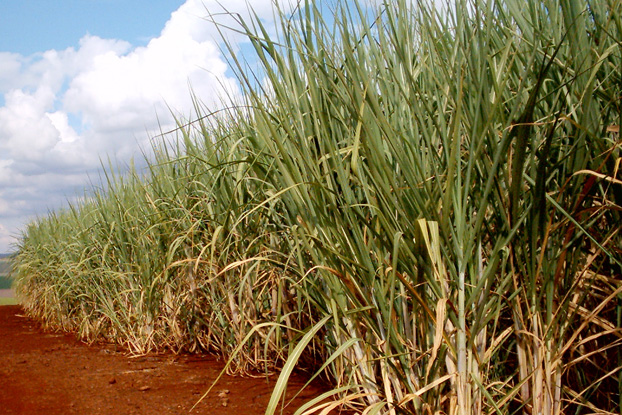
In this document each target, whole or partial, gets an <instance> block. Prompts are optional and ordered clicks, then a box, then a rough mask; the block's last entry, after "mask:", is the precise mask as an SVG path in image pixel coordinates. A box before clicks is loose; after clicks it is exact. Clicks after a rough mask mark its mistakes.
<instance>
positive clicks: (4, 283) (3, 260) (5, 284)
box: [0, 254, 11, 290]
mask: <svg viewBox="0 0 622 415" xmlns="http://www.w3.org/2000/svg"><path fill="white" fill-rule="evenodd" d="M10 270H11V259H10V257H9V256H8V255H2V254H0V290H3V289H7V288H11V280H10V279H9V271H10Z"/></svg>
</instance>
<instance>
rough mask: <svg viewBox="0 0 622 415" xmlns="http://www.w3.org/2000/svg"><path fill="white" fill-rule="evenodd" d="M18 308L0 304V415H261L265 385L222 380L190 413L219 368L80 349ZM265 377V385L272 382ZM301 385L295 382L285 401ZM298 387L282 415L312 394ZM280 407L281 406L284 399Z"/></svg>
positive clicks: (197, 358)
mask: <svg viewBox="0 0 622 415" xmlns="http://www.w3.org/2000/svg"><path fill="white" fill-rule="evenodd" d="M22 313H23V311H22V309H21V308H20V307H19V306H0V414H25V415H38V414H41V415H43V414H45V415H60V414H63V415H67V414H80V415H83V414H88V415H98V414H102V415H103V414H106V415H108V414H119V415H123V414H127V415H129V414H145V415H152V414H153V415H155V414H158V415H167V414H187V413H190V414H223V415H232V414H236V415H238V414H240V415H242V414H243V415H255V414H257V415H259V414H263V413H264V411H265V408H266V406H267V404H268V401H269V399H270V394H271V392H272V386H273V384H272V383H268V382H267V381H266V379H265V378H249V377H231V376H224V377H223V378H221V380H220V381H219V382H218V383H217V384H216V386H215V387H214V389H213V391H212V392H210V394H209V395H208V396H207V397H206V398H205V399H204V400H203V401H202V402H201V403H200V404H199V405H198V406H197V407H196V408H195V409H194V410H193V411H192V412H189V411H190V408H191V407H192V406H193V405H194V404H195V403H196V402H197V401H198V400H199V398H200V397H201V396H202V395H203V394H204V393H205V392H206V391H207V390H208V388H209V387H210V386H211V384H212V382H213V381H214V380H215V379H216V377H217V376H218V375H219V373H220V371H221V370H222V368H223V367H224V363H223V362H221V361H217V360H216V358H215V357H212V356H207V355H173V354H159V355H148V356H142V357H137V358H132V357H129V356H127V355H126V354H124V353H123V352H122V351H118V350H116V348H115V346H111V345H97V346H88V345H86V344H84V343H81V342H80V341H78V340H76V339H75V337H74V336H73V335H71V334H60V333H51V332H46V331H44V330H42V329H41V328H40V326H39V324H38V323H36V322H35V321H33V320H31V319H29V318H26V317H24V316H23V315H22ZM274 381H275V379H272V380H271V382H274ZM304 383H305V379H304V378H303V377H301V376H300V375H298V376H296V377H295V379H294V381H293V382H292V384H291V386H290V387H289V388H288V391H287V395H288V396H290V397H291V396H292V395H293V394H295V393H296V392H297V391H298V390H299V389H300V387H301V386H302V385H304ZM322 390H323V385H318V384H315V385H313V387H311V388H307V389H305V390H304V391H303V392H302V393H301V394H300V395H299V396H298V397H297V398H296V399H295V400H294V401H293V402H291V403H290V404H289V405H287V406H286V407H285V410H284V411H283V413H285V414H292V413H293V412H294V411H295V410H296V409H297V408H299V407H300V406H301V405H302V404H303V403H304V402H306V401H308V400H310V399H311V398H313V397H314V396H317V395H319V394H320V393H321V392H322ZM286 402H287V401H286Z"/></svg>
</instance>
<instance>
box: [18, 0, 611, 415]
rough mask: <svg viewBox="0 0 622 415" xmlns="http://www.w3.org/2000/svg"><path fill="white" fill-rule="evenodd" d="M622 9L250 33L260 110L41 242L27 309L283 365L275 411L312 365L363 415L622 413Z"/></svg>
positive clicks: (452, 15) (45, 232) (322, 21)
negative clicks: (296, 374) (292, 377)
mask: <svg viewBox="0 0 622 415" xmlns="http://www.w3.org/2000/svg"><path fill="white" fill-rule="evenodd" d="M621 9H622V3H620V2H619V1H614V0H607V1H600V2H585V1H579V0H543V1H540V2H528V3H525V2H523V1H518V0H488V1H476V2H470V1H466V0H457V1H455V2H453V3H451V4H449V3H448V4H446V5H445V7H444V8H442V11H441V8H435V7H433V6H432V5H431V4H429V3H427V2H424V1H420V2H414V3H411V2H406V1H397V2H387V3H386V4H383V5H382V6H380V7H379V8H378V9H373V10H372V8H370V7H367V6H366V5H363V4H360V3H357V2H347V3H344V4H337V5H334V7H333V8H332V10H333V13H334V15H333V17H331V18H330V19H328V18H326V17H325V16H323V14H322V11H321V10H320V9H319V6H318V5H316V4H315V3H313V2H308V3H305V4H304V5H300V8H299V9H297V10H296V11H295V12H294V13H293V15H287V16H286V15H283V14H281V20H280V23H281V27H280V30H279V33H280V35H279V36H278V37H277V38H271V37H270V35H269V31H268V30H267V28H265V27H264V26H263V25H262V22H261V21H260V20H259V19H254V20H252V21H241V20H240V22H239V23H240V25H241V28H242V29H241V30H242V31H243V32H245V33H246V34H247V35H248V39H249V41H250V42H251V44H252V45H253V46H254V48H255V51H256V53H257V57H258V62H259V63H260V65H261V68H262V69H261V71H260V72H258V73H250V72H247V71H246V70H245V69H244V68H245V65H244V63H243V62H238V61H236V60H235V58H233V59H232V62H231V63H232V67H233V68H234V70H236V71H237V74H238V79H239V80H240V83H241V84H242V86H243V87H244V88H245V95H244V97H245V98H244V100H245V102H243V103H242V104H240V105H238V106H234V107H232V108H231V109H230V110H229V111H228V112H227V113H226V114H225V115H222V116H218V117H216V116H212V117H203V116H202V114H204V113H206V109H204V108H202V107H201V106H200V105H199V104H198V103H197V107H196V109H197V119H198V120H199V121H197V122H194V123H190V124H184V122H181V121H180V128H179V129H178V131H177V134H178V136H177V143H178V144H177V145H176V146H167V145H163V146H162V147H161V148H160V151H159V152H158V154H159V156H158V158H157V159H156V160H155V161H153V162H152V163H151V164H150V168H149V171H148V172H147V173H146V174H145V175H139V174H138V173H136V172H132V173H131V174H129V175H127V176H123V177H116V176H114V175H112V173H111V174H110V176H109V177H108V187H107V189H105V190H102V191H99V192H96V193H95V197H93V198H90V199H87V200H86V201H85V202H83V203H82V204H80V205H77V206H73V207H72V208H71V209H69V210H67V211H64V212H60V213H56V214H53V215H51V216H50V217H47V218H44V219H41V220H39V221H37V222H35V223H33V224H31V225H30V227H29V228H28V229H27V231H26V232H25V234H24V238H23V239H22V242H21V246H20V252H19V255H18V259H17V265H16V266H15V270H14V272H15V273H16V275H17V283H16V290H17V292H18V293H19V295H20V298H21V300H22V302H23V303H24V304H25V306H26V307H27V309H28V310H29V312H30V313H31V314H33V315H36V316H39V317H41V318H42V319H44V320H46V321H48V322H49V323H50V324H54V325H60V326H62V327H64V328H66V329H72V330H78V331H79V332H80V333H81V334H82V335H83V336H85V337H87V338H97V337H101V336H104V337H107V338H110V339H111V340H113V341H117V342H120V343H123V344H125V345H127V346H128V347H129V348H130V349H131V350H134V351H136V352H139V353H142V352H146V351H149V350H154V349H161V348H165V347H169V348H173V349H175V350H185V349H188V350H194V349H196V348H204V349H209V350H213V351H218V352H220V353H223V354H224V355H226V356H230V357H231V358H232V359H233V361H234V363H235V364H234V365H232V366H230V367H231V368H232V370H234V371H235V370H249V369H251V368H258V369H263V370H272V369H278V368H279V367H281V366H282V365H285V368H286V370H284V372H283V374H282V376H281V379H280V380H279V382H278V384H277V387H276V389H275V393H274V396H273V400H272V401H271V405H270V407H269V408H268V412H273V411H274V410H275V409H276V402H277V400H278V398H279V396H280V393H281V391H282V388H283V387H284V386H285V384H286V382H285V381H286V377H287V374H288V373H289V370H290V368H291V366H292V365H293V364H294V363H296V362H297V361H300V363H303V364H305V365H307V366H310V367H315V368H320V369H321V370H322V371H324V373H326V374H328V375H329V376H330V377H331V378H332V380H333V382H334V384H335V393H334V396H335V398H336V399H337V402H336V404H348V405H350V406H353V407H358V408H359V409H361V410H362V411H364V412H365V413H370V414H371V413H390V414H395V413H426V414H427V413H439V411H440V412H441V413H450V414H466V413H474V414H480V413H538V414H559V413H571V412H572V413H593V412H602V413H619V412H620V411H621V410H622V402H621V401H620V399H621V394H620V391H621V389H622V371H621V370H620V368H621V364H622V356H621V354H620V350H622V349H621V348H620V342H621V339H622V330H621V321H620V319H621V317H620V316H621V315H622V284H621V277H620V275H621V273H622V263H621V258H622V255H620V254H621V252H622V239H621V236H620V232H619V229H620V228H619V226H618V225H617V224H619V223H620V210H621V206H622V188H621V186H622V179H621V175H620V173H619V168H620V141H619V124H620V118H621V114H622V108H621V106H620V104H621V98H622V97H621V96H620V91H621V90H622V88H621V87H622V76H621V68H622V66H621V64H622V62H621V50H620V41H621V39H622V36H621V34H622V26H621V24H622V10H621ZM232 51H233V50H232ZM313 334H317V335H313ZM245 339H250V340H249V341H248V342H243V340H245ZM296 345H298V346H296ZM313 405H316V411H320V409H321V408H324V407H323V406H322V405H326V404H317V403H316V402H311V404H310V406H313ZM317 405H320V406H319V407H318V406H317ZM329 405H330V404H329ZM328 408H330V406H328V407H326V409H328ZM306 409H308V408H301V411H300V412H303V411H304V410H306Z"/></svg>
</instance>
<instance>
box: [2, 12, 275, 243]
mask: <svg viewBox="0 0 622 415" xmlns="http://www.w3.org/2000/svg"><path fill="white" fill-rule="evenodd" d="M252 6H253V9H254V10H255V12H256V13H257V14H258V15H259V16H260V17H261V18H262V19H264V21H266V22H267V24H268V25H270V22H271V21H272V17H273V13H272V5H271V1H270V0H256V1H254V2H253V3H252ZM226 7H227V9H228V10H229V11H231V12H235V13H240V14H242V15H245V16H248V9H247V5H246V1H243V0H231V1H228V2H226ZM208 11H209V12H211V13H220V12H222V8H221V7H220V6H219V5H218V2H217V1H215V0H209V1H199V0H188V1H186V3H184V4H183V5H182V6H181V7H180V8H179V9H177V10H176V11H174V12H173V13H172V14H171V17H170V19H169V20H168V22H167V23H166V25H165V27H164V28H163V29H162V31H161V33H160V36H158V37H156V38H153V39H151V40H150V41H149V43H148V44H147V45H146V46H142V47H134V46H132V45H131V44H130V43H128V42H126V41H124V40H122V39H102V38H99V37H96V36H91V35H88V34H85V35H84V37H82V39H80V40H79V44H78V46H77V47H69V48H67V49H64V50H48V51H44V52H41V53H37V54H34V55H32V56H22V55H19V54H15V53H6V52H0V253H1V252H6V251H8V250H10V245H11V244H12V243H14V242H15V237H16V236H19V233H20V229H22V228H23V226H24V225H25V224H26V223H27V222H28V221H30V220H32V219H33V218H34V217H35V216H36V215H45V214H46V213H47V211H48V210H49V209H55V208H58V207H59V206H62V205H63V204H65V203H66V201H67V200H68V199H69V200H71V199H72V198H74V197H79V196H80V195H81V194H82V189H84V188H85V187H87V186H88V185H89V177H90V178H96V177H97V176H98V175H99V173H100V166H101V160H107V159H108V158H110V159H111V160H115V161H116V162H119V163H124V162H128V161H129V159H130V158H131V157H137V158H139V157H140V153H139V151H140V150H139V149H140V148H149V147H150V144H149V139H150V137H151V136H153V135H154V134H157V132H158V131H159V128H160V127H162V128H163V129H164V130H166V129H168V128H173V127H174V121H173V117H172V116H171V109H172V110H173V111H174V112H175V113H177V114H179V115H181V116H182V117H190V116H191V115H192V101H191V94H190V86H191V87H192V90H193V91H194V93H195V94H196V95H197V96H198V97H199V99H200V100H201V101H202V102H203V103H204V104H205V105H206V106H207V107H208V108H210V109H212V108H213V109H216V108H218V107H219V106H221V105H222V101H221V98H223V97H224V96H226V95H232V94H233V95H235V94H238V93H239V90H238V86H237V83H236V81H235V80H234V79H233V78H231V77H230V76H229V74H228V73H227V65H226V62H225V59H224V57H223V56H222V54H221V52H220V49H219V42H220V34H219V32H218V29H217V27H216V26H215V25H214V24H212V23H210V22H208V21H207V20H206V19H205V18H206V16H207V15H208ZM213 18H214V19H215V20H216V21H218V22H219V23H220V24H222V25H228V26H232V25H234V21H233V19H232V18H231V17H228V16H225V15H216V16H214V17H213ZM208 20H209V19H208ZM229 41H232V42H234V44H235V43H236V42H242V41H243V39H242V38H241V37H240V36H239V35H236V34H232V35H231V36H230V37H229Z"/></svg>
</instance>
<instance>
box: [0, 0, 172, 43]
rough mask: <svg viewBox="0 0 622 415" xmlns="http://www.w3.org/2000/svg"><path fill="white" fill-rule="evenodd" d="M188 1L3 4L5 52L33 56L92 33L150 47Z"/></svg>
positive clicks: (13, 0) (16, 0)
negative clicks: (166, 24)
mask: <svg viewBox="0 0 622 415" xmlns="http://www.w3.org/2000/svg"><path fill="white" fill-rule="evenodd" d="M183 3H184V1H183V0H157V1H149V0H65V1H63V0H54V1H51V0H2V1H1V2H0V51H4V52H16V53H21V54H23V55H30V54H33V53H36V52H42V51H45V50H48V49H64V48H67V47H69V46H78V41H79V40H80V38H81V37H82V36H84V35H85V34H87V33H90V34H91V35H95V36H99V37H102V38H109V39H110V38H116V39H124V40H126V41H129V42H130V43H132V44H133V45H136V46H139V45H145V44H146V43H147V42H148V41H149V40H150V39H152V38H154V37H156V36H158V35H159V34H160V31H161V30H162V28H163V27H164V23H166V21H167V20H168V19H169V18H170V16H171V13H172V12H173V11H175V10H176V9H177V8H178V7H179V6H181V5H182V4H183Z"/></svg>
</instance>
